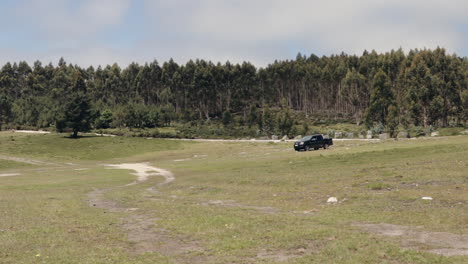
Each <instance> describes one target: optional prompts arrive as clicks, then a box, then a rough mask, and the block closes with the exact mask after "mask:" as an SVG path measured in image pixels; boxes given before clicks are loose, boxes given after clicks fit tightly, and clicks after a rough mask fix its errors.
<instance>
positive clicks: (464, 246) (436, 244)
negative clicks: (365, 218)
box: [353, 223, 468, 256]
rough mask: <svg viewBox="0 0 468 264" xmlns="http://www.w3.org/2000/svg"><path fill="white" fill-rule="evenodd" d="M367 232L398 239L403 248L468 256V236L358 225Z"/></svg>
mask: <svg viewBox="0 0 468 264" xmlns="http://www.w3.org/2000/svg"><path fill="white" fill-rule="evenodd" d="M353 226H356V227H359V228H361V229H363V230H365V231H367V232H371V233H376V234H379V235H384V236H389V237H396V238H398V240H399V241H400V243H401V244H402V246H403V247H406V248H417V249H419V250H422V251H427V252H431V253H435V254H439V255H443V256H461V255H468V235H464V234H463V235H457V234H452V233H447V232H430V231H425V230H423V229H422V227H409V226H402V225H392V224H385V223H381V224H364V223H356V224H353Z"/></svg>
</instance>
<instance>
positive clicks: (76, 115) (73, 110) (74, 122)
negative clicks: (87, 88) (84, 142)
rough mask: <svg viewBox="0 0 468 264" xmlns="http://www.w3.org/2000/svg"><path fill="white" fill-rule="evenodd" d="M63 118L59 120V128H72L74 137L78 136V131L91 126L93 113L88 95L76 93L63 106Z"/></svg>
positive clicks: (86, 129)
mask: <svg viewBox="0 0 468 264" xmlns="http://www.w3.org/2000/svg"><path fill="white" fill-rule="evenodd" d="M62 116H63V119H62V120H59V125H58V127H59V129H61V128H70V129H71V130H72V131H73V134H72V137H73V138H77V137H78V132H85V131H88V130H89V129H90V128H91V123H92V121H93V120H92V119H93V114H92V110H91V104H90V100H89V98H88V96H87V95H86V94H84V93H74V94H72V95H71V97H70V98H69V100H68V102H67V103H66V104H65V106H64V108H63V115H62Z"/></svg>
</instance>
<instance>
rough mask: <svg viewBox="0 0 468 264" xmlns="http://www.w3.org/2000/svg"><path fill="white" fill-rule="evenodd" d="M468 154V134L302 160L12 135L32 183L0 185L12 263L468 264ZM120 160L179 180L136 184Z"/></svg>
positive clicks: (1, 170) (340, 145)
mask: <svg viewBox="0 0 468 264" xmlns="http://www.w3.org/2000/svg"><path fill="white" fill-rule="evenodd" d="M467 157H468V136H454V137H439V138H430V139H424V138H421V139H411V140H399V141H393V140H389V141H382V142H379V141H377V142H375V141H374V142H366V141H345V142H336V143H335V145H334V146H333V147H332V148H331V149H330V150H319V151H310V152H294V151H293V150H292V144H291V143H264V142H239V143H237V142H190V141H177V140H158V139H145V138H125V137H84V138H80V139H69V138H65V137H64V136H63V135H60V134H46V135H26V134H20V133H11V132H1V133H0V176H1V175H2V174H4V175H7V174H19V175H16V176H5V177H0V263H467V262H468V168H467V165H468V158H467ZM119 163H147V164H148V165H150V166H154V167H158V168H162V169H165V170H169V171H171V172H172V173H173V175H174V177H175V180H174V181H173V182H170V183H169V184H165V185H159V184H160V183H161V182H162V181H163V180H164V178H163V177H161V176H151V177H149V179H148V180H147V181H144V182H140V183H138V184H131V185H128V184H129V183H132V182H133V181H134V180H135V179H136V176H135V175H132V174H131V173H133V171H131V170H119V169H109V168H108V167H106V166H105V164H119ZM331 196H334V197H337V199H338V203H336V204H329V203H327V199H328V198H329V197H331ZM425 196H429V197H432V198H433V200H422V199H421V198H422V197H425ZM382 230H383V231H382ZM453 241H458V242H457V243H455V244H454V243H453ZM440 252H445V253H447V252H449V253H450V254H448V253H447V254H445V255H441V254H435V253H440ZM454 252H455V253H457V254H454Z"/></svg>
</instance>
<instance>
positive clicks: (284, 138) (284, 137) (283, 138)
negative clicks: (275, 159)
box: [281, 135, 289, 140]
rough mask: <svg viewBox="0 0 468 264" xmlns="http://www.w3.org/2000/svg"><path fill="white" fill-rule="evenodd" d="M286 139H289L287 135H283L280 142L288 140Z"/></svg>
mask: <svg viewBox="0 0 468 264" xmlns="http://www.w3.org/2000/svg"><path fill="white" fill-rule="evenodd" d="M288 139H289V138H288V135H284V136H283V137H282V138H281V140H288Z"/></svg>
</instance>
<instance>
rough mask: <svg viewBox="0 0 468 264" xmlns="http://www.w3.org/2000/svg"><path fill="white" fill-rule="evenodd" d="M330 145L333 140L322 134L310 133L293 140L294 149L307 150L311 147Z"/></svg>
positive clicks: (326, 146)
mask: <svg viewBox="0 0 468 264" xmlns="http://www.w3.org/2000/svg"><path fill="white" fill-rule="evenodd" d="M331 145H333V140H332V139H331V138H324V137H323V135H311V136H305V137H303V138H302V139H301V140H299V141H296V142H294V150H296V151H300V150H304V151H309V150H311V149H315V150H317V149H319V148H324V149H327V148H328V147H329V146H331Z"/></svg>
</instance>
